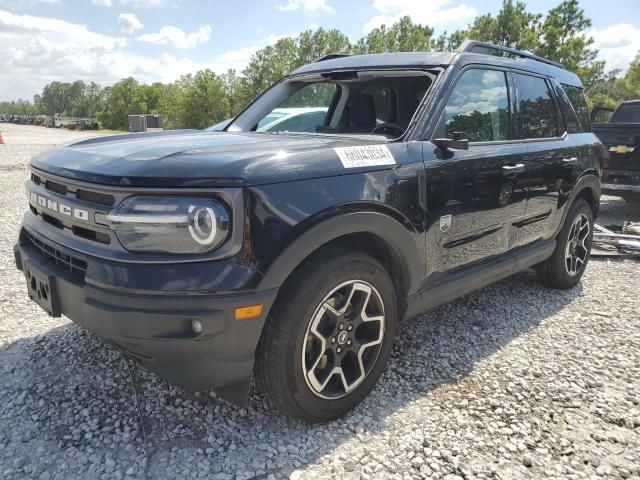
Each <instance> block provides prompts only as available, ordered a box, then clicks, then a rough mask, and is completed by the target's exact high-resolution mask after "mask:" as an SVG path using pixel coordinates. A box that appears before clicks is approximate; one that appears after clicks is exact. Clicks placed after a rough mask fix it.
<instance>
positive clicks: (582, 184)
mask: <svg viewBox="0 0 640 480" xmlns="http://www.w3.org/2000/svg"><path fill="white" fill-rule="evenodd" d="M580 198H582V199H584V200H586V201H587V203H589V205H590V206H591V209H592V210H593V218H594V219H595V218H596V216H597V215H598V209H599V206H600V179H599V178H598V177H597V175H596V174H595V173H586V174H585V175H583V176H582V177H580V178H579V179H578V181H577V182H576V184H575V186H574V187H573V189H572V190H571V194H570V195H569V198H568V199H567V202H566V204H565V208H564V212H562V221H561V222H560V225H558V228H557V229H556V232H555V234H554V237H555V236H556V235H558V233H560V230H562V226H563V225H564V222H565V220H566V219H567V215H568V214H569V209H570V208H571V205H573V203H574V202H575V201H576V200H578V199H580Z"/></svg>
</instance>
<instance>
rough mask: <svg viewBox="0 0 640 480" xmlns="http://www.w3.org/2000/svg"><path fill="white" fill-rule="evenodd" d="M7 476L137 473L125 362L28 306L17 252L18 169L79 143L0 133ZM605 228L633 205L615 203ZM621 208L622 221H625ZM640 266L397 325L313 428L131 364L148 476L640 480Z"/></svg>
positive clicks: (462, 304) (613, 263)
mask: <svg viewBox="0 0 640 480" xmlns="http://www.w3.org/2000/svg"><path fill="white" fill-rule="evenodd" d="M0 130H2V131H3V134H4V138H5V141H7V142H9V144H8V145H6V146H0V197H1V199H2V205H3V209H2V210H1V213H0V215H1V221H2V225H3V227H4V228H2V229H1V230H0V242H1V249H0V252H2V254H1V255H0V269H1V271H2V276H1V277H0V405H2V407H1V408H0V478H6V479H14V478H37V479H69V478H78V479H80V478H82V479H86V478H109V479H111V478H115V479H123V478H144V471H145V459H146V455H147V452H146V451H145V444H144V441H143V437H142V434H141V428H140V422H139V420H138V412H137V410H136V403H135V394H134V390H133V386H132V383H131V381H130V378H129V371H128V369H127V363H126V362H127V361H126V360H123V358H122V356H121V355H120V354H119V353H118V351H117V350H116V349H114V348H113V347H111V346H109V345H105V344H103V343H102V342H101V341H100V340H99V339H97V338H96V337H94V336H93V335H91V334H89V333H87V332H86V331H84V330H82V329H81V328H79V327H77V326H75V325H73V324H72V323H70V322H69V321H68V320H66V319H64V318H63V319H52V318H49V317H47V316H46V315H45V314H44V313H43V312H42V311H41V310H40V309H39V308H38V307H36V306H35V305H33V304H32V303H30V302H28V301H27V297H26V294H25V291H24V285H23V282H24V280H23V278H22V276H21V274H20V273H19V272H17V271H16V270H15V267H14V264H13V258H12V253H11V247H12V245H13V243H14V241H15V239H16V236H17V232H18V224H19V220H20V218H21V215H22V212H23V211H24V210H25V205H26V203H25V201H24V193H23V192H24V189H23V186H22V184H23V182H24V181H25V180H26V178H27V175H28V172H27V170H26V168H25V166H24V165H25V163H26V162H27V161H28V158H29V157H30V156H31V155H32V154H34V153H35V152H37V151H39V150H41V149H43V148H46V146H47V145H50V144H53V143H58V142H61V141H66V140H67V139H66V138H62V136H66V137H69V136H73V135H79V134H78V133H76V134H72V133H70V132H64V133H63V132H59V131H57V130H48V129H44V128H41V127H19V126H13V125H6V124H0ZM604 200H605V201H604V205H603V209H602V212H603V213H602V216H603V218H602V219H603V223H607V221H608V219H613V218H614V217H616V218H619V217H621V216H624V217H625V218H628V219H630V220H636V221H638V220H640V208H638V207H637V206H636V207H633V206H630V205H627V204H625V202H624V201H622V200H619V199H616V198H613V197H608V198H605V199H604ZM621 212H622V213H621ZM639 274H640V263H638V262H634V261H631V260H624V261H621V260H611V259H609V260H595V261H594V260H592V262H591V263H590V266H589V268H588V270H587V272H586V275H585V276H584V279H583V281H582V283H581V285H579V286H577V287H576V288H574V289H572V290H569V291H565V292H557V291H551V290H546V289H544V288H542V287H540V286H539V285H538V284H537V283H536V282H535V278H534V275H533V274H532V273H531V272H524V273H521V274H518V275H516V276H514V277H512V278H511V279H509V280H506V281H503V282H500V283H498V284H496V285H493V286H490V287H488V288H485V289H483V290H481V291H479V292H476V293H474V294H471V295H468V296H466V297H465V298H463V299H460V300H458V301H456V302H453V303H451V304H448V305H445V306H443V307H441V308H438V309H437V310H435V311H433V312H430V313H429V314H427V315H424V318H418V319H414V320H412V321H410V322H407V323H405V324H403V325H402V326H401V329H400V332H399V336H398V338H397V341H396V343H395V347H394V351H393V354H392V358H391V361H390V365H389V368H388V369H387V370H386V372H385V374H384V376H383V378H382V379H381V381H380V382H379V383H378V385H377V387H376V388H375V389H374V391H373V392H372V394H371V395H370V396H369V397H368V398H367V399H366V400H365V402H364V403H363V404H362V405H361V406H360V407H358V408H357V409H356V410H355V411H354V412H353V413H352V414H350V415H347V416H346V417H344V418H343V419H341V420H338V421H334V422H331V423H329V424H326V425H312V426H309V425H305V424H302V423H300V422H297V421H293V420H291V419H289V418H287V417H285V416H283V415H281V414H279V413H277V412H275V411H273V410H272V409H271V408H270V407H269V406H268V405H267V404H266V402H265V400H264V399H263V397H262V396H260V395H258V394H253V395H252V396H251V399H250V402H249V406H248V408H246V409H238V408H234V407H232V406H230V405H228V404H226V403H225V402H223V401H220V400H218V399H216V398H215V396H214V395H212V394H208V393H200V394H195V395H193V394H189V393H186V392H184V391H182V390H180V389H178V388H175V387H172V386H170V385H168V384H167V383H165V382H164V381H162V380H160V379H159V378H158V377H156V376H155V375H153V374H151V373H149V372H147V371H145V370H144V369H141V368H139V367H137V366H136V364H135V363H133V362H128V365H129V366H130V368H131V371H132V372H133V377H134V380H135V384H136V386H137V388H138V389H139V393H140V400H141V406H142V410H143V412H142V413H143V420H144V425H145V430H146V432H147V435H148V455H149V459H150V462H149V476H150V478H213V479H218V478H220V479H236V478H237V479H249V478H269V479H272V478H283V477H290V478H321V479H323V478H326V479H329V478H346V479H368V478H372V479H374V478H375V479H377V478H380V479H382V478H384V479H386V478H392V479H413V478H446V479H459V478H500V479H512V478H513V479H518V478H542V477H545V478H595V477H609V478H638V477H640V328H639V327H640V314H639V313H638V312H639V311H640V299H639V298H638V292H639V291H640V279H639V278H640V275H639Z"/></svg>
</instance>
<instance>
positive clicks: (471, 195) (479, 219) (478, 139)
mask: <svg viewBox="0 0 640 480" xmlns="http://www.w3.org/2000/svg"><path fill="white" fill-rule="evenodd" d="M512 96H513V93H512V92H511V90H510V88H509V84H508V83H507V74H506V73H505V72H504V71H502V70H499V69H491V68H488V67H482V68H479V67H472V68H468V69H465V70H463V71H462V73H461V74H460V75H459V77H458V79H457V81H456V82H455V85H454V86H453V88H452V89H451V91H450V93H449V95H448V100H447V103H446V105H445V107H444V111H443V112H442V115H441V117H440V120H439V122H438V126H437V128H436V131H435V134H434V135H433V138H442V137H445V138H456V137H458V138H466V139H468V140H469V141H470V144H469V149H468V150H442V149H439V148H435V147H433V144H431V143H425V151H424V155H425V167H426V181H427V186H428V189H429V192H436V191H438V189H439V188H441V187H442V182H443V181H444V179H445V178H447V179H448V180H449V181H450V183H451V189H450V190H448V191H449V192H450V196H449V197H448V198H447V201H446V203H443V202H438V201H437V200H438V199H437V198H435V199H431V201H432V202H431V204H432V205H440V204H441V208H439V209H437V210H433V209H430V210H429V213H428V217H429V225H430V228H429V230H428V233H427V245H428V246H429V247H431V248H434V249H437V251H439V252H440V255H434V256H433V261H434V262H437V263H438V264H437V265H433V266H432V267H433V270H436V271H440V272H442V271H448V270H452V269H455V268H458V267H462V266H465V265H468V264H470V263H473V262H476V261H479V260H483V259H486V258H488V257H491V256H496V255H500V254H504V253H505V252H507V251H508V250H509V249H510V248H511V240H510V236H511V229H512V225H513V224H514V223H517V222H519V221H521V220H522V218H523V215H524V211H525V204H526V191H525V189H524V186H523V184H522V178H523V176H524V174H525V166H524V157H525V155H526V144H524V143H522V142H517V141H516V142H514V141H513V131H512V128H511V124H512V121H511V119H512V116H513V115H512V113H513V112H512V109H511V103H512V102H511V101H510V99H511V97H512ZM436 217H437V218H436ZM428 267H429V266H428Z"/></svg>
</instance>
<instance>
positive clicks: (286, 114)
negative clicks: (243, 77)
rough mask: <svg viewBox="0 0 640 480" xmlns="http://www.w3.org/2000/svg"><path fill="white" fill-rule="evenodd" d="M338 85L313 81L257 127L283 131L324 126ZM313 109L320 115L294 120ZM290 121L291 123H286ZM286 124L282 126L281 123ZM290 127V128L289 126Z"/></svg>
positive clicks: (314, 128) (303, 130) (304, 130)
mask: <svg viewBox="0 0 640 480" xmlns="http://www.w3.org/2000/svg"><path fill="white" fill-rule="evenodd" d="M337 89H338V86H337V85H335V84H332V83H312V84H308V85H304V86H303V87H302V88H300V89H298V90H296V91H295V92H294V93H293V94H292V95H290V96H289V97H287V99H286V100H285V101H284V102H282V103H281V104H280V105H278V106H277V107H276V108H274V109H273V110H272V111H271V112H269V113H268V114H267V115H265V116H264V117H262V119H260V121H259V122H258V124H257V126H256V129H257V130H258V131H260V132H266V131H282V130H288V131H290V132H315V131H316V128H317V127H322V126H323V124H324V118H325V116H326V113H327V111H328V110H329V106H330V105H331V102H332V101H333V98H334V96H335V95H336V92H337ZM312 111H315V112H320V113H319V114H318V115H314V116H311V117H306V118H303V119H298V120H297V121H296V120H294V117H296V116H299V115H305V114H307V113H310V112H312ZM286 122H289V123H286ZM283 123H284V124H285V126H281V124H283ZM289 127H290V128H289Z"/></svg>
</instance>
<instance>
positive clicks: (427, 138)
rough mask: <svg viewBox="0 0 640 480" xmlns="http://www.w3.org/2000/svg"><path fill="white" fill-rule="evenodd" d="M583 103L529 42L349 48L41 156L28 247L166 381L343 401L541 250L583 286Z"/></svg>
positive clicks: (49, 285)
mask: <svg viewBox="0 0 640 480" xmlns="http://www.w3.org/2000/svg"><path fill="white" fill-rule="evenodd" d="M496 54H498V55H496ZM318 112H320V114H318ZM310 113H313V115H311V118H312V119H311V120H310V118H309V115H308V114H310ZM584 113H585V104H584V98H583V96H582V87H581V84H580V80H579V79H578V77H577V76H576V75H574V74H573V73H570V72H568V71H567V70H565V69H564V68H562V66H560V65H557V64H553V63H552V62H550V61H547V60H544V59H541V58H538V57H534V56H532V55H530V54H527V53H524V52H519V51H515V50H509V49H504V48H501V47H496V46H492V45H488V44H480V43H477V42H466V43H465V44H464V45H463V46H462V47H461V49H460V51H458V52H452V53H395V54H380V55H364V56H336V55H333V56H330V57H328V58H324V59H322V60H320V61H318V62H316V63H314V64H311V65H306V66H304V67H302V68H299V69H298V70H296V71H294V72H293V73H291V74H290V75H288V76H286V77H285V78H283V79H282V80H280V81H279V82H277V83H276V84H275V85H273V86H272V87H271V88H269V89H268V90H267V91H266V92H264V94H262V95H261V96H260V97H259V98H257V99H256V100H255V101H254V102H253V103H251V104H250V105H249V106H248V107H247V108H246V109H245V110H244V111H243V112H242V113H240V114H239V115H238V116H237V117H236V118H235V119H233V120H232V121H231V122H230V123H229V124H228V125H227V126H226V127H225V128H224V131H221V132H216V131H204V132H203V131H179V132H177V131H172V132H171V131H167V132H156V133H147V134H129V135H118V136H103V137H99V138H93V139H88V140H80V141H78V142H76V143H72V144H69V145H66V146H64V147H62V148H57V149H54V150H50V151H47V152H44V153H42V154H39V155H36V156H35V157H34V158H33V159H32V161H31V179H30V180H29V181H28V183H27V192H28V200H29V208H30V210H29V211H27V213H26V214H25V217H24V221H23V226H22V230H21V233H20V239H19V243H18V244H17V245H16V247H15V257H16V263H17V266H18V268H19V269H21V270H22V271H23V272H24V274H25V277H26V280H27V285H28V292H29V296H30V297H31V298H32V299H33V300H34V301H35V302H37V303H38V304H39V305H40V306H42V307H43V308H44V309H45V310H46V311H47V312H49V314H50V315H54V316H57V315H60V314H64V315H66V316H68V317H69V318H71V319H72V320H74V321H75V322H77V323H79V324H80V325H82V326H84V327H86V328H88V329H89V330H91V331H93V332H95V333H96V334H97V335H99V336H101V337H103V338H105V339H107V340H109V341H111V342H113V343H115V344H116V345H118V346H119V347H120V348H122V349H123V350H124V351H125V352H126V353H127V354H128V355H130V356H132V357H134V358H136V359H138V360H139V361H140V362H141V363H142V364H144V365H146V366H147V367H148V368H149V369H151V370H153V371H155V372H157V373H158V374H159V375H161V376H162V377H164V378H166V379H167V380H168V381H169V382H171V383H174V384H176V385H180V386H183V387H185V388H188V389H193V390H202V389H210V388H213V389H215V390H216V392H217V393H218V395H219V396H220V397H222V398H224V399H227V400H229V401H231V402H234V403H236V404H242V403H244V402H246V398H247V394H248V391H249V388H250V384H251V380H252V377H253V376H254V375H255V377H256V381H257V385H258V387H259V388H260V389H261V390H262V391H263V392H264V393H266V394H267V395H268V397H269V398H270V399H271V400H272V401H273V403H274V404H275V405H276V406H277V407H278V408H280V409H282V410H284V411H285V412H288V413H289V414H292V415H294V416H297V417H300V418H303V419H306V420H309V421H323V420H328V419H332V418H336V417H338V416H339V415H341V414H344V413H345V412H347V411H348V410H350V409H351V408H353V407H354V406H355V405H356V404H357V403H358V402H360V401H361V400H362V399H363V398H364V397H365V396H366V395H367V393H368V392H369V391H370V390H371V389H372V388H373V386H374V384H375V382H376V381H377V379H378V378H379V377H380V375H381V373H382V371H383V369H384V366H385V363H386V361H387V358H388V357H389V351H390V349H391V345H392V342H393V338H394V334H395V331H396V326H397V323H398V321H399V320H401V319H402V318H407V317H411V316H413V315H415V314H416V313H418V312H421V311H424V310H427V309H429V308H432V307H434V306H436V305H439V304H442V303H444V302H448V301H450V300H452V299H454V298H456V297H459V296H461V295H464V294H466V293H468V292H471V291H472V290H475V289H477V288H480V287H482V286H483V285H487V284H489V283H491V282H495V281H496V280H499V279H501V278H504V277H507V276H508V275H511V274H512V273H514V272H517V271H520V270H523V269H526V268H529V267H535V269H536V270H537V272H538V274H539V277H540V280H541V281H542V282H543V283H544V284H545V285H548V286H550V287H553V288H570V287H572V286H574V285H575V284H576V283H578V281H579V280H580V277H581V276H582V274H583V272H584V269H585V266H586V264H587V261H588V259H589V251H590V248H591V238H592V232H593V220H594V217H595V215H596V212H597V210H598V205H599V197H600V184H599V180H598V178H599V171H598V169H599V166H598V165H599V160H600V158H601V156H602V147H601V144H600V143H599V142H598V139H597V138H596V137H595V136H594V135H593V134H592V133H591V132H590V131H589V130H590V127H589V123H588V120H585V118H586V117H585V115H584ZM284 117H287V118H286V121H281V120H282V119H283V118H284ZM296 119H297V121H296ZM313 119H315V120H313ZM277 122H280V123H277ZM254 363H255V365H254Z"/></svg>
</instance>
